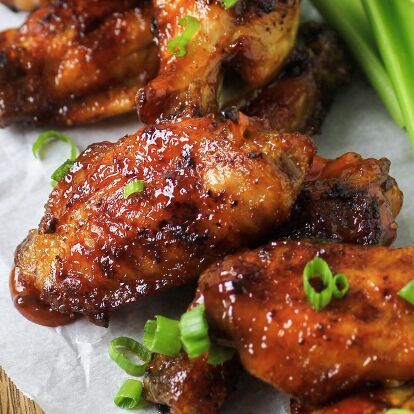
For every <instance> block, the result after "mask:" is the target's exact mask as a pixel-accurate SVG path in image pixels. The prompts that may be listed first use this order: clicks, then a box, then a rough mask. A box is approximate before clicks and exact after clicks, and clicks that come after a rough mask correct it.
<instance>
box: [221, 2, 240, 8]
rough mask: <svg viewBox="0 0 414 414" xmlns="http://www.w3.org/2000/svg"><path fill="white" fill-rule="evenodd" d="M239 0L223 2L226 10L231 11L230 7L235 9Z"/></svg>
mask: <svg viewBox="0 0 414 414" xmlns="http://www.w3.org/2000/svg"><path fill="white" fill-rule="evenodd" d="M238 1H239V0H222V2H223V6H224V8H225V9H226V10H227V9H230V7H233V6H234V5H235V4H236V3H237V2H238Z"/></svg>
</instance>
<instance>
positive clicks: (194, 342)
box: [180, 305, 210, 358]
mask: <svg viewBox="0 0 414 414" xmlns="http://www.w3.org/2000/svg"><path fill="white" fill-rule="evenodd" d="M180 330H181V341H182V343H183V346H184V349H185V351H186V352H187V354H188V356H189V357H190V358H196V357H198V356H200V355H201V354H203V353H205V352H207V351H208V350H209V348H210V338H209V336H208V323H207V318H206V314H205V306H204V305H198V306H196V307H195V308H193V309H191V310H189V311H187V312H186V313H184V314H183V315H182V316H181V319H180Z"/></svg>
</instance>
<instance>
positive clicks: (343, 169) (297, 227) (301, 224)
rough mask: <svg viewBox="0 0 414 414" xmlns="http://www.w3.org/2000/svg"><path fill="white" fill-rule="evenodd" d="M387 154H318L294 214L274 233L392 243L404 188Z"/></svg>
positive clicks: (277, 235) (366, 242) (281, 236)
mask: <svg viewBox="0 0 414 414" xmlns="http://www.w3.org/2000/svg"><path fill="white" fill-rule="evenodd" d="M389 168H390V161H389V160H387V159H386V158H382V159H380V160H376V159H374V158H368V159H364V158H362V157H361V156H360V155H358V154H355V153H352V152H349V153H346V154H344V155H342V156H341V157H339V158H337V159H335V160H326V159H323V158H320V157H315V159H314V161H313V166H312V170H311V172H310V173H309V174H308V176H307V177H306V180H305V185H304V187H303V189H302V191H301V193H300V195H299V197H298V199H297V201H296V203H295V206H294V208H293V210H292V214H291V218H290V220H289V221H288V222H287V223H286V224H285V225H284V226H283V227H282V228H280V229H278V230H277V232H276V234H275V238H296V239H301V238H317V239H327V240H337V241H342V242H347V243H356V244H364V245H365V244H377V245H390V244H391V243H392V242H393V241H394V240H395V237H396V235H397V227H398V226H397V223H396V221H395V218H396V217H397V215H398V213H399V212H400V210H401V207H402V202H403V194H402V192H401V190H400V189H399V188H398V185H397V183H396V181H395V180H394V178H392V177H391V176H390V175H389V174H388V173H389Z"/></svg>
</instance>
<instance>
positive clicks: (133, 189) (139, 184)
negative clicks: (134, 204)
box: [123, 179, 144, 198]
mask: <svg viewBox="0 0 414 414" xmlns="http://www.w3.org/2000/svg"><path fill="white" fill-rule="evenodd" d="M142 191H144V181H143V180H137V179H134V180H132V181H130V182H129V183H128V184H126V185H125V186H124V190H123V193H124V198H128V197H129V196H130V195H132V194H135V193H141V192H142Z"/></svg>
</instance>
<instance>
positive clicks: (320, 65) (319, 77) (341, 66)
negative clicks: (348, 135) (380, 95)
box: [242, 22, 350, 135]
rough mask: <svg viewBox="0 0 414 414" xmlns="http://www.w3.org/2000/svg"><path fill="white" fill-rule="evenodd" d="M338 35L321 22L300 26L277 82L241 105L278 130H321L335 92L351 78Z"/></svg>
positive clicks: (313, 132) (248, 112)
mask: <svg viewBox="0 0 414 414" xmlns="http://www.w3.org/2000/svg"><path fill="white" fill-rule="evenodd" d="M349 73H350V69H349V64H348V62H347V59H346V57H345V53H344V51H343V48H342V46H341V45H340V43H339V40H338V38H337V35H336V34H335V33H334V32H333V31H332V30H330V29H328V28H327V27H326V26H324V25H321V24H318V23H313V22H312V23H311V22H309V23H304V24H302V25H301V26H300V30H299V36H298V39H297V41H296V44H295V48H294V49H293V51H292V52H291V54H290V55H289V57H288V60H287V62H286V64H285V65H284V66H283V69H282V71H281V73H280V74H279V76H278V77H277V78H276V79H275V81H273V82H271V83H270V84H269V85H267V86H266V87H264V88H263V90H261V91H260V92H259V93H258V94H257V96H256V97H255V99H252V100H250V102H248V103H247V104H245V105H244V106H243V107H242V111H243V112H244V113H246V114H247V115H249V116H256V117H258V118H261V119H266V120H267V121H268V122H269V125H270V127H272V128H274V129H275V130H277V131H300V132H303V133H305V134H308V135H313V134H315V133H318V132H319V131H320V128H321V125H322V122H323V120H324V118H325V115H326V112H327V110H328V109H329V107H330V105H331V103H332V100H333V97H334V94H335V92H336V91H337V90H338V89H339V88H340V87H341V86H342V85H344V84H346V83H347V82H348V80H349Z"/></svg>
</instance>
